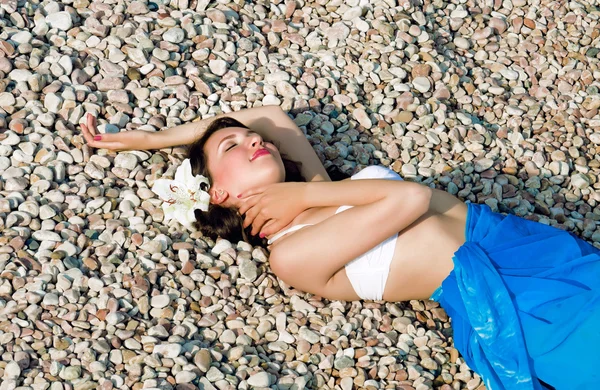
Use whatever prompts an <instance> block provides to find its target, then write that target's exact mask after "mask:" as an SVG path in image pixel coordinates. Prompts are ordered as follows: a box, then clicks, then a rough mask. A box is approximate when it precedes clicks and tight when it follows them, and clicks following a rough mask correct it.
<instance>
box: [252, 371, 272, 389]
mask: <svg viewBox="0 0 600 390" xmlns="http://www.w3.org/2000/svg"><path fill="white" fill-rule="evenodd" d="M248 384H249V385H250V386H253V387H269V385H270V384H271V378H270V377H269V373H268V372H264V371H262V372H259V373H256V374H253V375H251V376H250V378H248Z"/></svg>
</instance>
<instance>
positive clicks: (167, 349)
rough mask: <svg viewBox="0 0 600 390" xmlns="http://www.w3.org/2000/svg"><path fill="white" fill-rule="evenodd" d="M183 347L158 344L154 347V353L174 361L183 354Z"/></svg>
mask: <svg viewBox="0 0 600 390" xmlns="http://www.w3.org/2000/svg"><path fill="white" fill-rule="evenodd" d="M182 350H183V347H182V346H181V345H179V344H158V345H155V346H154V349H153V353H158V354H160V355H161V356H163V357H166V358H169V359H174V358H176V357H177V356H179V355H180V354H181V351H182Z"/></svg>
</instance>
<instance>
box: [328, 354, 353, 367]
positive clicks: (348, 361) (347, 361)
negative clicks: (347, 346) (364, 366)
mask: <svg viewBox="0 0 600 390" xmlns="http://www.w3.org/2000/svg"><path fill="white" fill-rule="evenodd" d="M333 366H334V367H335V369H336V370H341V369H344V368H348V367H352V366H354V359H352V358H351V357H348V356H342V357H339V358H337V359H335V360H334V362H333Z"/></svg>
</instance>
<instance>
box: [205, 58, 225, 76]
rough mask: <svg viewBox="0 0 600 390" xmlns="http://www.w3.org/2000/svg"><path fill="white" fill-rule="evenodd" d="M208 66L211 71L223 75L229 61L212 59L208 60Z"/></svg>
mask: <svg viewBox="0 0 600 390" xmlns="http://www.w3.org/2000/svg"><path fill="white" fill-rule="evenodd" d="M208 67H209V68H210V71H211V72H212V73H214V74H216V75H217V76H223V75H224V74H225V73H227V70H228V67H227V62H225V61H223V60H210V61H209V62H208Z"/></svg>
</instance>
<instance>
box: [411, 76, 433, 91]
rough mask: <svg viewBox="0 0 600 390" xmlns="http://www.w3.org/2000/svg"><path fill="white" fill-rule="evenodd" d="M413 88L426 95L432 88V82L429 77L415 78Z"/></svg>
mask: <svg viewBox="0 0 600 390" xmlns="http://www.w3.org/2000/svg"><path fill="white" fill-rule="evenodd" d="M413 87H414V88H415V89H416V90H417V91H419V92H421V93H425V92H428V91H429V89H430V88H431V82H430V81H429V79H428V78H427V77H415V79H414V80H413Z"/></svg>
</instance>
